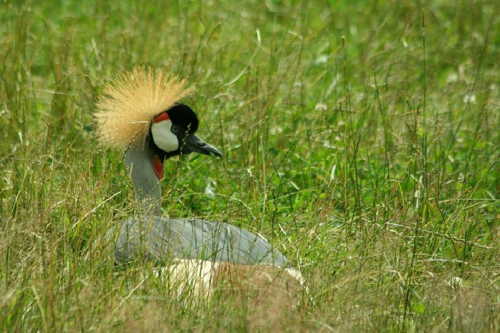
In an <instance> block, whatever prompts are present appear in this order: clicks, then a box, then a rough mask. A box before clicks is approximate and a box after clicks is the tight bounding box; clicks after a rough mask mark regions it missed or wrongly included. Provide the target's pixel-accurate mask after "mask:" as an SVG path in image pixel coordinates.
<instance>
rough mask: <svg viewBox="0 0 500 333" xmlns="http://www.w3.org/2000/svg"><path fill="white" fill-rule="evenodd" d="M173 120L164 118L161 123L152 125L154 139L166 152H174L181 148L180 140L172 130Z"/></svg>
mask: <svg viewBox="0 0 500 333" xmlns="http://www.w3.org/2000/svg"><path fill="white" fill-rule="evenodd" d="M171 128H172V122H171V121H170V120H163V121H160V122H159V123H154V124H153V125H151V133H152V135H153V141H154V142H155V144H156V145H157V146H158V148H160V149H161V150H163V151H165V152H167V153H168V152H172V151H176V150H177V149H179V140H177V137H176V136H175V134H174V133H172V131H171Z"/></svg>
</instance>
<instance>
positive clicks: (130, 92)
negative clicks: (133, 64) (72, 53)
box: [94, 67, 222, 178]
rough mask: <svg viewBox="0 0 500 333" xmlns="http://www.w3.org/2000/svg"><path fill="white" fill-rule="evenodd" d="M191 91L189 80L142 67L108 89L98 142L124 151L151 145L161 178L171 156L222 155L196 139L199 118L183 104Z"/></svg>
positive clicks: (101, 101)
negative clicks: (187, 83) (193, 154)
mask: <svg viewBox="0 0 500 333" xmlns="http://www.w3.org/2000/svg"><path fill="white" fill-rule="evenodd" d="M190 92H191V89H190V88H187V87H186V81H185V80H181V79H179V78H177V77H174V76H168V75H164V74H163V73H162V72H159V71H154V70H152V69H151V68H141V67H139V68H135V69H134V70H132V71H131V72H125V73H123V74H121V75H119V76H118V77H116V78H115V79H114V80H113V81H111V82H109V83H108V84H107V85H106V86H105V87H104V91H103V94H102V97H101V98H100V99H99V101H98V102H97V105H96V106H97V112H96V113H95V114H94V116H95V118H96V121H97V125H98V126H97V129H98V136H99V140H100V141H101V143H102V144H104V145H105V146H108V147H112V148H119V149H130V148H132V147H134V148H137V147H145V145H149V147H150V148H151V149H152V150H153V152H154V156H153V165H154V169H155V172H156V174H157V175H158V178H161V176H162V167H163V161H164V160H165V159H166V158H168V157H171V156H176V155H182V154H189V153H200V154H204V155H214V156H222V154H221V152H220V151H219V150H217V149H216V148H214V147H212V146H211V145H209V144H208V143H206V142H204V141H203V140H201V139H200V138H199V137H198V136H197V135H196V134H195V132H196V131H197V130H198V124H199V121H198V117H197V116H196V113H194V111H193V110H192V109H191V108H190V107H189V106H187V105H184V104H180V103H179V100H180V99H182V98H183V97H185V96H187V95H189V93H190Z"/></svg>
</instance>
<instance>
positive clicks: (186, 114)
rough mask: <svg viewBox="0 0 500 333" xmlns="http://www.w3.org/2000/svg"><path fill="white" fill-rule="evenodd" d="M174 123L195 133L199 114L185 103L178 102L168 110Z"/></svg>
mask: <svg viewBox="0 0 500 333" xmlns="http://www.w3.org/2000/svg"><path fill="white" fill-rule="evenodd" d="M167 113H168V116H169V118H170V120H171V121H172V123H173V124H176V125H179V126H182V127H184V128H185V129H186V130H188V131H189V133H191V134H193V133H195V132H196V131H197V130H198V124H199V120H198V116H197V115H196V113H194V111H193V110H192V109H191V108H190V107H189V106H187V105H185V104H176V105H175V106H174V107H172V108H171V109H170V110H168V111H167Z"/></svg>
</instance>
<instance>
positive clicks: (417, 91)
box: [0, 0, 500, 332]
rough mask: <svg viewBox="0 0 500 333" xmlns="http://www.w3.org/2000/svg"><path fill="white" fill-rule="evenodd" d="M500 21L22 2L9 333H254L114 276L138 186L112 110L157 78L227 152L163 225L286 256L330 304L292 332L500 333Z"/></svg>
mask: <svg viewBox="0 0 500 333" xmlns="http://www.w3.org/2000/svg"><path fill="white" fill-rule="evenodd" d="M495 3H496V2H495V1H479V0H477V1H467V0H464V1H458V2H453V1H444V0H443V1H348V0H338V1H277V0H269V1H256V0H254V1H246V2H241V1H223V2H218V1H149V2H145V1H144V2H143V1H95V2H91V1H31V2H26V3H24V2H22V1H1V2H0V22H1V23H0V130H1V139H0V199H1V203H0V330H2V331H37V330H41V331H109V330H117V331H120V330H123V329H127V330H130V331H133V330H144V331H149V330H156V331H167V330H173V329H176V328H177V329H183V330H212V331H216V330H221V329H225V330H245V329H249V328H252V323H249V322H248V321H246V320H245V317H244V314H242V313H241V312H238V311H233V310H232V309H233V307H232V306H231V305H230V304H228V303H227V302H224V301H221V300H217V299H214V300H213V301H212V302H211V303H210V304H208V305H205V306H187V305H186V302H184V301H182V300H178V299H176V298H174V297H172V296H171V294H170V293H169V292H168V290H167V288H165V286H164V285H162V284H161V283H159V282H158V280H157V279H154V278H152V277H150V274H148V272H150V271H151V269H152V267H151V266H149V265H147V264H144V263H140V262H139V263H135V264H133V265H132V266H131V267H129V268H128V269H127V270H125V271H121V272H118V271H117V270H115V268H114V265H113V260H112V257H111V256H110V253H109V243H110V241H109V240H108V239H107V238H106V233H107V232H108V230H109V229H110V228H111V227H112V226H113V225H116V224H118V223H120V221H122V220H123V219H125V218H126V217H128V216H130V215H132V214H133V210H134V198H133V190H132V185H131V182H130V180H129V179H128V176H127V174H126V172H125V169H124V166H123V164H122V153H121V152H116V151H106V150H104V149H103V148H101V147H100V146H99V144H98V143H97V140H96V138H95V132H94V129H95V124H94V122H93V118H92V114H93V112H94V111H95V104H94V103H95V101H96V100H97V98H98V97H99V96H100V93H101V91H102V88H103V86H104V84H105V83H106V82H108V81H109V80H111V78H112V77H113V76H114V75H115V74H116V73H120V72H122V71H123V70H124V69H131V68H133V67H134V66H137V65H150V66H153V67H155V68H159V69H163V70H165V71H166V72H169V73H173V74H177V75H179V76H181V77H185V78H188V79H189V81H190V84H191V85H192V86H194V87H195V92H194V93H193V94H192V95H191V97H190V98H188V99H187V100H186V101H185V102H186V103H187V104H189V105H191V106H192V107H193V109H195V110H196V111H197V112H198V114H199V116H200V119H201V125H200V131H199V134H200V136H201V137H202V138H204V139H206V140H207V141H208V142H210V143H212V144H214V145H215V146H216V147H219V148H220V149H221V151H223V153H224V158H223V159H211V158H208V157H203V156H187V157H182V158H180V159H174V160H172V161H169V162H167V163H166V168H165V176H166V179H165V180H164V182H163V187H164V191H165V197H164V205H163V207H164V208H163V209H164V214H168V215H169V216H171V217H187V216H189V217H203V218H208V219H218V220H223V221H227V222H230V223H232V224H235V225H238V226H242V227H245V228H248V229H250V230H252V231H255V232H259V233H261V234H262V235H263V236H265V237H266V238H268V239H269V240H270V241H272V243H273V244H275V245H276V246H277V247H278V248H279V249H280V250H281V251H282V252H283V253H284V254H285V255H286V256H287V257H288V258H289V259H290V261H291V262H292V263H293V265H294V266H296V267H298V268H299V269H300V270H301V271H302V273H303V275H304V277H305V279H306V280H307V285H308V288H309V294H308V295H304V296H303V300H302V302H301V305H300V307H299V308H298V309H297V310H296V312H295V313H294V314H292V315H291V316H290V317H289V318H287V319H286V321H285V322H284V323H283V326H282V327H281V328H285V327H287V328H289V329H290V330H320V331H330V330H333V331H412V332H413V331H463V332H489V331H491V332H497V331H498V330H499V329H500V314H499V313H500V293H499V289H500V282H499V279H500V277H499V273H500V248H499V236H500V229H499V211H498V208H499V202H498V196H499V192H500V191H499V190H500V186H499V185H500V182H499V178H498V162H499V143H500V140H499V133H500V132H499V130H498V129H499V128H500V124H499V115H500V112H499V110H500V86H499V81H498V78H499V60H500V58H499V55H500V54H499V52H500V33H499V32H500V31H499V30H500V24H499V23H500V15H499V14H500V12H499V10H498V8H499V6H496V5H495ZM267 329H269V330H273V329H276V327H267Z"/></svg>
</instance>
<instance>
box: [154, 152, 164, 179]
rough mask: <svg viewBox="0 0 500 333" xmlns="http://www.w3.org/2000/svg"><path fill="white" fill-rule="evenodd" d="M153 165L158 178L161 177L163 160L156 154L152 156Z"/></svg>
mask: <svg viewBox="0 0 500 333" xmlns="http://www.w3.org/2000/svg"><path fill="white" fill-rule="evenodd" d="M153 167H154V169H155V173H156V176H157V177H158V179H159V180H162V179H163V162H162V161H161V160H160V158H159V157H158V156H156V155H155V156H154V157H153Z"/></svg>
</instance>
